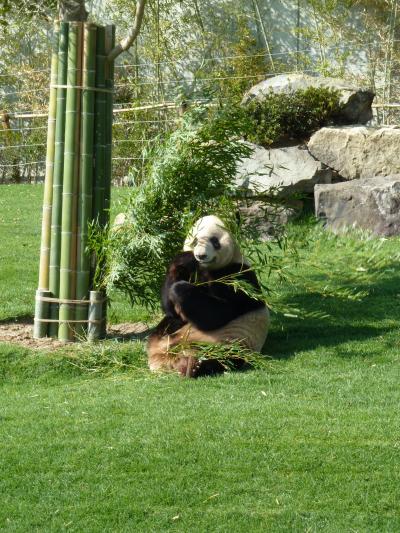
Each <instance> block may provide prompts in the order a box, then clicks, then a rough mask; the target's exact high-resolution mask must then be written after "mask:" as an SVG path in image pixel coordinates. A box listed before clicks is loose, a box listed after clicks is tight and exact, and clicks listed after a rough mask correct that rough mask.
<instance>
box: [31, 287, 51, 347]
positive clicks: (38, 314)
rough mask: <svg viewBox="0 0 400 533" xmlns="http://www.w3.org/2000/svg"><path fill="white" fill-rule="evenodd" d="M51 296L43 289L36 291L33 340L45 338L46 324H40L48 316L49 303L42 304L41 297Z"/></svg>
mask: <svg viewBox="0 0 400 533" xmlns="http://www.w3.org/2000/svg"><path fill="white" fill-rule="evenodd" d="M49 296H51V293H50V291H46V290H44V289H37V291H36V299H35V319H34V322H33V338H34V339H41V338H42V337H46V333H47V322H42V320H45V319H47V318H48V316H49V303H48V302H44V301H43V300H42V297H49Z"/></svg>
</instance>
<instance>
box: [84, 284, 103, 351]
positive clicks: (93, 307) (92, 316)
mask: <svg viewBox="0 0 400 533" xmlns="http://www.w3.org/2000/svg"><path fill="white" fill-rule="evenodd" d="M89 299H90V304H89V313H88V319H89V326H88V340H89V341H95V340H98V339H100V337H101V333H102V329H103V328H102V315H103V294H102V293H101V291H90V297H89Z"/></svg>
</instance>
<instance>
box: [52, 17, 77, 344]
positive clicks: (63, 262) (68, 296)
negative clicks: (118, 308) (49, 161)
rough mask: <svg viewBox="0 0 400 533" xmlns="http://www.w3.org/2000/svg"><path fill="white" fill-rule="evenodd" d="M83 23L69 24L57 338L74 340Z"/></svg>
mask: <svg viewBox="0 0 400 533" xmlns="http://www.w3.org/2000/svg"><path fill="white" fill-rule="evenodd" d="M81 33H82V23H79V22H70V27H69V39H68V41H69V42H68V73H67V85H68V87H67V101H66V111H65V115H66V116H65V151H64V172H63V193H62V218H61V257H60V299H61V300H64V301H61V302H60V312H59V320H60V324H59V329H58V338H59V339H60V340H62V341H70V340H73V338H74V335H73V328H72V326H71V321H72V320H74V306H73V305H72V304H71V303H69V302H68V301H67V300H73V299H75V293H76V240H77V239H76V230H77V221H76V214H77V189H78V171H79V134H80V89H78V87H79V85H80V83H81V65H80V63H81V52H82V50H81V48H82V47H81V45H82V39H81Z"/></svg>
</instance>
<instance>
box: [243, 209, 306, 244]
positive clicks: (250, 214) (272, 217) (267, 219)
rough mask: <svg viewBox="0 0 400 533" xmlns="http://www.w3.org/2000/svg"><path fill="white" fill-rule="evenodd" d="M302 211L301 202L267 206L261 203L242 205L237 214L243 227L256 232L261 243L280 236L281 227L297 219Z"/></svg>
mask: <svg viewBox="0 0 400 533" xmlns="http://www.w3.org/2000/svg"><path fill="white" fill-rule="evenodd" d="M302 211H303V202H302V201H301V200H289V201H287V202H284V203H282V204H275V205H267V204H265V203H263V202H253V203H251V204H242V205H241V206H240V209H239V212H240V215H241V218H242V221H243V223H244V225H245V226H250V227H251V228H252V230H256V231H257V233H258V237H259V238H260V239H261V240H262V241H268V240H270V239H271V238H272V237H275V236H277V235H280V234H282V231H283V227H284V226H286V224H287V223H288V222H289V221H291V220H295V219H296V218H298V217H299V216H300V215H301V213H302Z"/></svg>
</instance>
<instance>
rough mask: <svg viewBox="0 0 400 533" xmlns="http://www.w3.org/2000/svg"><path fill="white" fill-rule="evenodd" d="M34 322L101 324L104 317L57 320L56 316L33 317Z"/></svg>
mask: <svg viewBox="0 0 400 533" xmlns="http://www.w3.org/2000/svg"><path fill="white" fill-rule="evenodd" d="M35 322H50V323H53V322H57V324H64V323H69V322H71V323H74V324H102V323H103V322H104V319H103V318H102V319H100V320H58V319H57V318H35Z"/></svg>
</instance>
